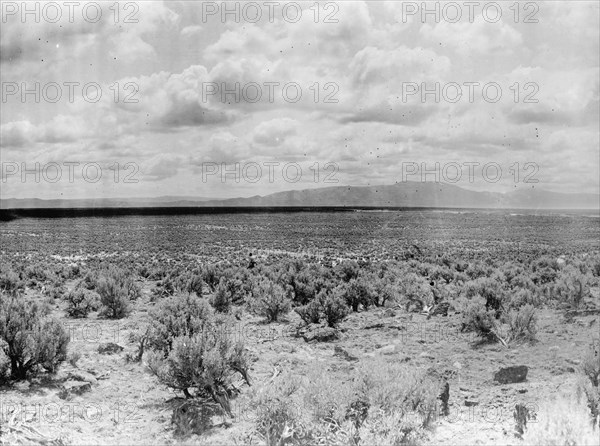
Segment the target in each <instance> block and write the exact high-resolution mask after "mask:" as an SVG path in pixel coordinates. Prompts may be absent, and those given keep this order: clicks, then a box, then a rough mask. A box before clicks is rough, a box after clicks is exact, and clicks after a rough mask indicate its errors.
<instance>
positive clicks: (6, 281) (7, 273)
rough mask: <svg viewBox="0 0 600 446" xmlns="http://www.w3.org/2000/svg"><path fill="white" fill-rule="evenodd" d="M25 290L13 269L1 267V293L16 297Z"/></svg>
mask: <svg viewBox="0 0 600 446" xmlns="http://www.w3.org/2000/svg"><path fill="white" fill-rule="evenodd" d="M23 289H24V285H23V282H21V280H20V279H19V275H18V274H17V273H15V272H14V271H13V270H12V269H10V268H6V267H4V266H1V265H0V292H2V293H5V294H6V295H8V296H16V295H17V294H19V293H21V292H22V291H23Z"/></svg>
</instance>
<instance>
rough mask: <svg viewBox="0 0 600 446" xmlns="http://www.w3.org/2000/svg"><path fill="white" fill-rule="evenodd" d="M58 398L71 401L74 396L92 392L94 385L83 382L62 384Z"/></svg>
mask: <svg viewBox="0 0 600 446" xmlns="http://www.w3.org/2000/svg"><path fill="white" fill-rule="evenodd" d="M61 387H62V388H61V390H60V392H58V397H59V398H60V399H61V400H66V399H70V398H71V397H72V396H73V395H83V394H84V393H86V392H90V391H91V390H92V385H91V384H90V383H89V382H82V381H66V382H64V383H63V384H62V386H61Z"/></svg>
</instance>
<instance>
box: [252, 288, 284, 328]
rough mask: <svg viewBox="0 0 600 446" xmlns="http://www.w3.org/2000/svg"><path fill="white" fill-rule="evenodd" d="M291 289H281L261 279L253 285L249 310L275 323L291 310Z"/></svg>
mask: <svg viewBox="0 0 600 446" xmlns="http://www.w3.org/2000/svg"><path fill="white" fill-rule="evenodd" d="M291 294H292V290H291V287H285V288H284V287H282V286H281V285H279V284H277V283H275V282H273V281H272V280H271V279H268V278H266V277H265V278H262V279H261V280H258V281H257V282H255V283H254V286H253V287H252V297H251V299H250V310H251V311H252V312H253V313H255V314H257V315H260V316H264V317H265V318H266V320H267V321H268V322H274V321H277V319H278V318H279V316H282V315H285V314H287V313H288V312H289V311H290V309H291V308H292V299H291Z"/></svg>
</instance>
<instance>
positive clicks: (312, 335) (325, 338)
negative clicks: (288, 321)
mask: <svg viewBox="0 0 600 446" xmlns="http://www.w3.org/2000/svg"><path fill="white" fill-rule="evenodd" d="M303 338H304V340H305V341H306V342H329V341H334V340H336V339H338V332H337V330H336V329H335V328H331V327H319V328H317V329H316V330H312V331H309V332H308V333H305V334H304V336H303Z"/></svg>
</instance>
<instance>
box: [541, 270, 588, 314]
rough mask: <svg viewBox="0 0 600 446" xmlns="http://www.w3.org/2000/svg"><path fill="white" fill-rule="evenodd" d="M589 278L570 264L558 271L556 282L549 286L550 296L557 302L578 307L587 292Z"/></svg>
mask: <svg viewBox="0 0 600 446" xmlns="http://www.w3.org/2000/svg"><path fill="white" fill-rule="evenodd" d="M588 281H589V278H588V276H587V275H585V274H582V273H581V271H580V270H579V269H577V268H575V267H574V266H572V265H569V266H567V267H565V268H564V269H563V270H561V271H560V273H559V274H558V277H557V278H556V282H555V283H554V284H553V285H551V286H550V293H551V297H552V298H553V299H555V300H556V301H558V303H559V304H566V305H567V306H570V307H573V308H578V307H579V306H580V305H581V304H582V303H583V301H584V298H585V297H586V296H587V295H588V294H589V292H590V290H589V285H588Z"/></svg>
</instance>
